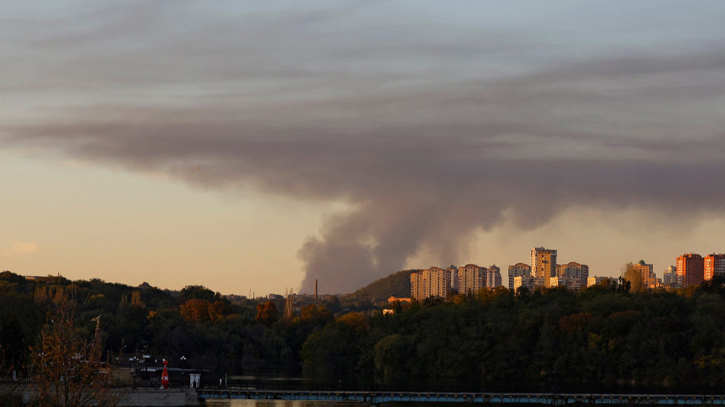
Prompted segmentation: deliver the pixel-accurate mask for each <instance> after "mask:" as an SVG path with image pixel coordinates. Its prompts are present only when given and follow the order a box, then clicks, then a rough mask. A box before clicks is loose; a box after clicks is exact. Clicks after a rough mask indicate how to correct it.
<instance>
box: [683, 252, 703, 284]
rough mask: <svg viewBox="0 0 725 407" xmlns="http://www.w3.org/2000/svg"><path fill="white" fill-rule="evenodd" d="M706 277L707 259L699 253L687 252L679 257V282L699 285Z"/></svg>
mask: <svg viewBox="0 0 725 407" xmlns="http://www.w3.org/2000/svg"><path fill="white" fill-rule="evenodd" d="M704 278H705V261H704V259H703V258H702V256H700V255H699V254H695V253H687V254H683V255H682V256H680V257H678V258H677V283H678V284H680V285H681V286H683V287H684V286H688V285H698V284H700V283H702V281H703V280H704Z"/></svg>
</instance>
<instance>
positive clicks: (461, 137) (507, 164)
mask: <svg viewBox="0 0 725 407" xmlns="http://www.w3.org/2000/svg"><path fill="white" fill-rule="evenodd" d="M500 3H501V2H465V3H464V2H460V3H455V2H454V3H450V2H445V4H444V3H441V2H421V1H410V2H390V1H380V2H375V1H363V2H339V1H334V2H308V3H305V6H304V8H301V4H300V3H299V2H289V3H283V2H278V3H274V5H270V4H268V2H255V3H251V2H238V3H234V4H230V2H225V1H219V2H184V1H159V2H146V1H144V2H137V3H133V4H132V3H129V2H124V3H117V4H116V3H113V2H98V1H93V2H53V3H52V4H50V5H49V4H46V3H41V2H32V1H30V2H23V3H22V4H19V3H18V4H13V5H2V6H0V16H2V17H0V35H1V36H2V38H3V39H4V40H3V41H2V43H0V64H1V65H2V66H3V71H2V72H0V94H1V95H2V98H1V99H2V100H3V103H2V106H3V109H2V112H0V148H4V149H17V150H19V151H26V152H27V151H30V152H33V153H34V154H47V153H49V152H50V153H53V154H58V155H66V156H69V157H72V158H73V159H78V160H85V161H90V162H93V163H96V164H99V165H104V166H114V167H121V168H124V169H127V170H129V171H139V172H151V171H153V172H162V173H164V174H166V175H168V176H170V177H172V178H176V179H179V180H183V181H185V182H188V183H191V184H194V185H198V186H200V187H203V188H211V189H238V188H256V189H259V190H261V191H264V192H267V193H272V194H278V195H282V196H286V197H289V198H290V199H296V200H313V201H336V202H344V203H346V204H348V208H349V210H348V211H345V212H340V213H338V214H336V215H335V216H332V217H330V218H329V219H328V220H327V221H326V223H325V224H324V225H323V226H322V228H321V231H320V232H319V234H317V235H316V236H313V237H310V238H309V239H308V240H307V241H306V242H300V245H301V248H300V251H299V256H300V258H301V259H302V260H303V262H304V264H305V268H306V277H305V280H304V281H303V283H302V291H303V292H304V291H307V292H310V291H311V289H312V288H313V287H314V280H315V279H316V278H320V279H324V280H325V281H326V283H325V285H326V287H328V289H329V291H330V292H345V291H349V290H352V289H354V288H357V287H359V286H361V285H363V284H365V283H367V282H370V281H372V280H373V279H375V278H377V277H379V276H382V275H386V274H388V273H390V272H392V271H395V270H398V269H400V268H401V267H403V266H404V264H405V262H406V260H407V259H409V258H410V257H411V256H413V255H415V254H416V253H418V252H419V251H420V250H427V251H430V252H432V253H434V254H436V257H437V258H439V260H440V262H441V263H440V264H450V262H451V261H452V259H455V258H457V256H458V255H459V254H460V251H461V250H464V248H465V246H466V243H467V241H468V240H469V239H470V238H471V235H472V233H473V232H475V231H477V230H481V229H483V230H490V229H491V228H492V227H494V226H496V225H497V224H500V223H501V222H502V221H503V217H504V215H505V216H509V217H513V219H514V221H515V224H516V226H517V227H520V228H531V227H536V226H539V225H541V224H543V223H545V222H547V221H548V220H550V219H551V218H552V217H553V216H555V215H556V214H558V213H561V211H563V210H565V209H567V208H569V207H572V206H590V207H597V208H607V209H615V210H616V209H620V208H621V209H630V208H638V209H646V210H652V211H659V212H667V213H672V214H676V216H678V217H682V216H689V217H692V218H693V219H694V218H696V217H698V216H702V215H706V214H713V213H714V214H717V215H718V216H720V215H721V214H722V209H723V202H725V188H723V181H722V180H723V175H725V160H723V158H722V156H723V151H725V114H724V113H725V112H723V110H724V107H725V27H724V25H723V24H722V22H723V21H725V3H723V2H721V1H689V2H681V1H665V0H657V1H654V0H653V1H638V2H631V1H612V0H607V1H563V0H558V1H547V2H541V1H538V0H536V1H533V0H532V1H519V2H515V3H516V5H503V4H500ZM706 186H707V188H705V187H706ZM584 233H585V231H584Z"/></svg>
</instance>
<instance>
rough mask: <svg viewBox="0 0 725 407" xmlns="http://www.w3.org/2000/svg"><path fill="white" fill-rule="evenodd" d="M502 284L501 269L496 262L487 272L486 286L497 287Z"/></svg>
mask: <svg viewBox="0 0 725 407" xmlns="http://www.w3.org/2000/svg"><path fill="white" fill-rule="evenodd" d="M500 286H501V269H500V268H499V267H498V266H496V265H495V264H494V265H493V266H491V267H489V268H488V272H487V273H486V287H488V288H496V287H500Z"/></svg>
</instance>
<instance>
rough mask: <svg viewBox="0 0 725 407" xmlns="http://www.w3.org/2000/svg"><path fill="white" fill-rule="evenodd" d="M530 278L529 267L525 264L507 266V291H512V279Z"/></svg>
mask: <svg viewBox="0 0 725 407" xmlns="http://www.w3.org/2000/svg"><path fill="white" fill-rule="evenodd" d="M516 277H531V266H529V265H528V264H525V263H516V264H514V265H513V266H509V289H510V290H513V289H514V278H516Z"/></svg>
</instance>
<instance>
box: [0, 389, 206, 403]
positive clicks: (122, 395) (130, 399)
mask: <svg viewBox="0 0 725 407" xmlns="http://www.w3.org/2000/svg"><path fill="white" fill-rule="evenodd" d="M111 391H112V392H115V393H116V394H117V395H118V397H119V399H120V401H119V403H118V407H162V406H163V407H191V406H197V405H198V402H197V397H196V390H195V389H190V388H183V389H178V388H177V389H131V388H118V389H111ZM0 395H3V396H9V395H12V396H13V397H14V398H16V399H18V400H22V402H23V403H29V402H30V401H32V400H33V399H35V397H36V392H35V389H34V388H33V386H31V385H12V384H4V385H0Z"/></svg>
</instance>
